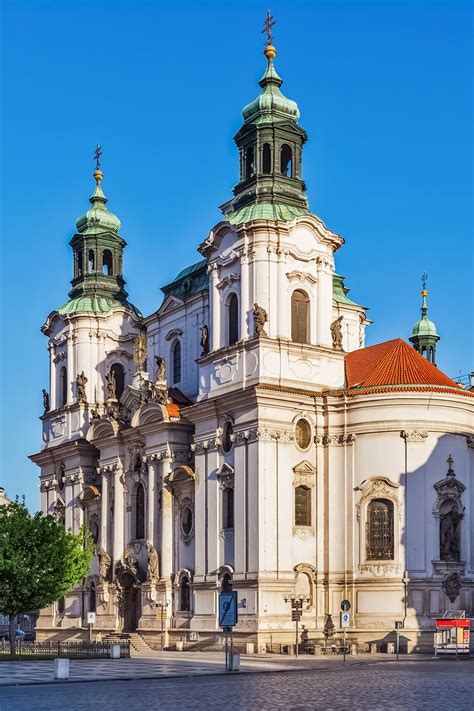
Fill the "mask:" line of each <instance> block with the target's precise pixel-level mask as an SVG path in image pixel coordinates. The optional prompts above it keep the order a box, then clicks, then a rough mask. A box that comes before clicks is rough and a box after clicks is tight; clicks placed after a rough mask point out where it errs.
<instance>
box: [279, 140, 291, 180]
mask: <svg viewBox="0 0 474 711" xmlns="http://www.w3.org/2000/svg"><path fill="white" fill-rule="evenodd" d="M280 170H281V174H282V175H285V176H286V177H287V178H291V177H293V156H292V152H291V148H290V146H289V145H288V144H287V143H285V144H284V145H283V146H282V147H281V153H280Z"/></svg>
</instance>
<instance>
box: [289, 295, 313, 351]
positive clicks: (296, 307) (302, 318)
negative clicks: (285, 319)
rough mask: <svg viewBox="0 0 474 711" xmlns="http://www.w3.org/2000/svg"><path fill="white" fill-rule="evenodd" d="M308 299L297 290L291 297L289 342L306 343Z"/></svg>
mask: <svg viewBox="0 0 474 711" xmlns="http://www.w3.org/2000/svg"><path fill="white" fill-rule="evenodd" d="M308 332H309V298H308V295H307V294H306V293H305V292H304V291H301V290H300V289H297V290H296V291H294V292H293V294H292V296H291V340H292V341H295V342H296V343H308V342H309V338H308Z"/></svg>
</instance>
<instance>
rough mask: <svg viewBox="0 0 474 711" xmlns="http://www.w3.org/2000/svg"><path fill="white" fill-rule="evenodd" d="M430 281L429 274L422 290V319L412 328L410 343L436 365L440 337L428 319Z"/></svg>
mask: <svg viewBox="0 0 474 711" xmlns="http://www.w3.org/2000/svg"><path fill="white" fill-rule="evenodd" d="M427 279H428V275H427V274H423V276H422V279H421V280H422V286H423V288H422V290H421V297H422V302H421V318H420V320H419V321H417V322H416V323H415V325H414V326H413V328H412V332H411V336H410V343H412V345H413V348H414V349H415V350H416V351H418V353H421V355H422V356H424V357H425V358H426V359H427V360H428V361H429V362H430V363H433V365H436V343H437V342H438V341H439V339H440V336H439V335H438V331H437V330H436V326H435V324H434V323H433V321H430V320H429V319H428V303H427V301H426V297H427V296H428V291H427V290H426V282H427Z"/></svg>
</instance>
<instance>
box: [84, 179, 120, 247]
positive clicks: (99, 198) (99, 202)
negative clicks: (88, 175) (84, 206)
mask: <svg viewBox="0 0 474 711" xmlns="http://www.w3.org/2000/svg"><path fill="white" fill-rule="evenodd" d="M89 200H90V202H91V204H92V207H91V208H90V209H89V210H88V211H87V212H86V214H85V215H82V216H81V217H79V218H78V219H77V220H76V229H77V231H78V232H79V234H97V233H100V232H118V231H119V229H120V220H119V218H118V217H117V216H116V215H114V214H113V212H110V210H108V209H107V208H106V206H105V204H106V202H107V198H106V197H105V195H104V193H103V191H102V188H101V185H100V179H99V180H97V183H96V186H95V190H94V192H93V193H92V197H90V198H89Z"/></svg>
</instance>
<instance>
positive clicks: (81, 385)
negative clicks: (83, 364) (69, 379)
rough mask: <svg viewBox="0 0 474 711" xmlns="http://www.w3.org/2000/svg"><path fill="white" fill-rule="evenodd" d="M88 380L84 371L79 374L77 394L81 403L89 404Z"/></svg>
mask: <svg viewBox="0 0 474 711" xmlns="http://www.w3.org/2000/svg"><path fill="white" fill-rule="evenodd" d="M87 380H88V379H87V378H86V376H85V374H84V371H82V373H79V374H78V376H77V378H76V392H77V399H78V401H79V402H87V393H86V384H87Z"/></svg>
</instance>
